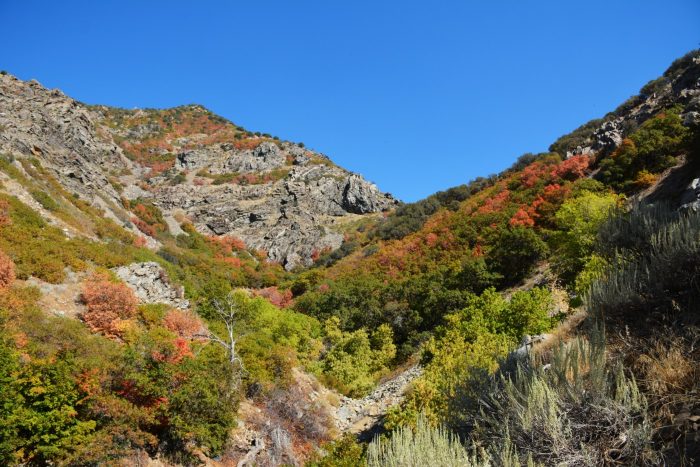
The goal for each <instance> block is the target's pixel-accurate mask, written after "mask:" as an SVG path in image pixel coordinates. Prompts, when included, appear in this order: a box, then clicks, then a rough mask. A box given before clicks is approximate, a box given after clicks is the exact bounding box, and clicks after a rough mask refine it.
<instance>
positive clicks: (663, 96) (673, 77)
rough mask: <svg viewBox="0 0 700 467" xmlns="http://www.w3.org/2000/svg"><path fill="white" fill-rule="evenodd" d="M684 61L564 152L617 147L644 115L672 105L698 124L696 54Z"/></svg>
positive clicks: (687, 120) (698, 67) (699, 75)
mask: <svg viewBox="0 0 700 467" xmlns="http://www.w3.org/2000/svg"><path fill="white" fill-rule="evenodd" d="M684 59H685V61H686V63H683V64H681V65H678V66H677V67H676V68H675V69H674V70H672V69H669V71H667V72H666V73H665V74H664V76H663V77H661V78H660V79H659V80H657V81H658V82H659V84H658V85H657V86H655V87H654V89H653V91H649V93H648V94H644V93H640V95H639V96H636V97H634V98H631V99H630V100H629V101H628V102H626V103H625V104H623V105H622V106H620V108H618V110H616V111H615V112H613V113H611V114H609V115H608V116H606V117H605V118H604V121H603V123H601V125H600V126H599V127H598V128H597V129H595V130H593V131H592V133H591V135H590V137H588V138H587V141H586V143H585V144H582V145H579V146H577V147H576V148H570V149H569V150H568V151H567V153H566V155H567V157H571V156H574V155H579V154H591V153H598V152H601V153H608V152H611V151H612V150H614V149H615V148H617V147H618V146H619V145H620V144H621V143H622V140H623V139H624V138H625V136H626V135H628V134H629V133H631V132H632V131H633V129H634V128H636V127H638V126H639V125H641V124H642V123H644V121H646V120H647V119H648V118H650V117H652V116H653V115H656V114H657V113H658V112H660V111H661V110H663V109H666V108H669V107H671V106H674V105H681V106H682V107H683V110H682V114H681V117H682V118H683V121H684V123H685V124H686V125H692V124H697V123H700V56H694V57H691V56H689V57H686V58H684Z"/></svg>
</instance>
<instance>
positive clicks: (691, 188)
mask: <svg viewBox="0 0 700 467" xmlns="http://www.w3.org/2000/svg"><path fill="white" fill-rule="evenodd" d="M680 208H681V209H682V210H685V209H690V210H693V211H697V210H699V209H700V178H696V179H694V180H693V181H692V182H690V185H688V188H686V190H685V191H684V192H683V194H682V195H681V207H680Z"/></svg>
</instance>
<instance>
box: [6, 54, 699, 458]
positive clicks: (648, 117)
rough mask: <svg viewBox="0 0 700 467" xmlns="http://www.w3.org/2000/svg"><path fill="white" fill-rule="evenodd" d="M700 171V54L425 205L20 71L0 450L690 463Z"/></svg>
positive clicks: (225, 131) (258, 139)
mask: <svg viewBox="0 0 700 467" xmlns="http://www.w3.org/2000/svg"><path fill="white" fill-rule="evenodd" d="M698 180H700V51H692V52H690V53H688V54H687V55H686V56H684V57H681V58H679V59H678V60H676V61H675V62H674V63H673V64H672V65H671V66H670V67H669V68H668V70H667V71H666V72H665V73H664V74H663V76H662V77H660V78H659V79H657V80H654V81H652V82H650V83H649V84H647V85H646V86H644V87H643V88H642V90H641V91H640V93H639V94H638V95H636V96H634V97H632V98H630V99H629V100H628V101H627V102H625V103H623V104H622V105H621V106H620V107H618V108H617V109H615V110H614V111H613V112H610V113H609V114H607V115H604V116H603V117H602V118H600V119H597V120H593V121H591V122H588V123H586V124H584V125H582V126H581V127H580V128H578V129H576V130H574V131H573V132H572V133H570V134H567V135H564V136H562V137H561V138H559V139H558V140H557V141H555V142H554V143H553V144H552V145H551V147H550V148H549V151H548V152H546V153H542V154H524V155H522V156H521V157H520V158H518V159H517V160H516V161H515V163H514V164H513V166H512V167H510V168H509V169H507V170H505V171H503V172H502V173H500V174H497V175H491V176H488V177H483V178H478V179H476V180H473V181H471V182H469V183H466V184H465V185H461V186H458V187H453V188H450V189H447V190H445V191H442V192H438V193H435V194H434V195H431V196H429V197H428V198H426V199H424V200H421V201H418V202H416V203H410V204H402V203H399V202H398V201H397V200H395V199H393V198H392V197H391V196H390V195H388V194H383V193H381V192H380V191H379V189H378V188H377V187H375V186H374V185H373V184H371V183H369V182H367V181H365V180H364V179H363V178H361V177H360V176H359V175H356V174H352V173H350V172H348V171H346V170H344V169H342V168H340V167H338V166H336V165H335V164H333V163H332V162H331V161H330V160H329V159H328V158H327V157H325V156H324V155H322V154H319V153H317V152H314V151H311V150H309V149H307V148H306V147H305V146H304V145H302V144H301V143H292V142H286V141H280V140H279V139H277V138H275V137H273V136H271V135H267V134H259V133H252V132H250V131H248V130H246V129H244V128H242V127H240V126H238V125H235V124H233V123H231V122H229V121H227V120H225V119H223V118H221V117H218V116H216V115H214V114H212V113H211V112H209V111H207V110H206V109H204V108H203V107H201V106H197V105H188V106H182V107H177V108H173V109H161V110H156V109H143V110H124V109H116V108H111V107H105V106H99V105H85V104H82V103H79V102H77V101H75V100H73V99H70V98H68V97H66V96H65V95H63V94H62V93H61V92H60V91H57V90H47V89H45V88H43V87H42V86H41V85H39V84H38V83H36V82H34V81H30V82H24V81H21V80H18V79H16V78H14V77H12V76H10V75H8V74H6V73H3V74H2V75H0V393H2V394H3V404H0V418H2V419H3V421H4V423H2V424H0V463H3V464H7V465H102V464H111V463H114V464H117V465H134V464H138V465H234V464H236V465H303V464H306V465H317V466H338V465H370V466H379V465H478V466H486V465H513V466H515V465H532V464H534V465H601V464H613V463H618V464H623V465H656V464H660V463H663V462H666V463H668V464H674V465H675V464H678V465H693V464H694V463H697V461H698V459H700V438H699V433H700V425H699V424H698V420H700V418H698V417H700V405H698V399H697V397H696V396H697V392H698V391H700V387H699V386H698V384H699V383H698V381H700V379H698V377H697V376H698V375H700V358H698V354H697V350H696V349H697V336H698V335H699V334H698V333H699V332H700V331H699V329H698V319H697V300H698V299H700V289H699V288H698V282H697V277H698V274H700V261H699V260H698V258H700V210H698V207H699V206H700V189H699V188H698V187H699V186H700V182H699V181H698ZM380 433H381V434H383V437H381V438H375V437H374V436H375V435H376V434H380Z"/></svg>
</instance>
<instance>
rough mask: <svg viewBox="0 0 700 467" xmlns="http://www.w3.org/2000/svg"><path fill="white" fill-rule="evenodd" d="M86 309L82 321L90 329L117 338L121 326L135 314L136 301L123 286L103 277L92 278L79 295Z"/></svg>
mask: <svg viewBox="0 0 700 467" xmlns="http://www.w3.org/2000/svg"><path fill="white" fill-rule="evenodd" d="M81 298H82V301H83V303H84V304H85V306H86V307H87V311H86V312H85V313H84V314H83V321H85V324H87V325H88V326H89V327H90V329H92V330H93V331H96V332H103V333H105V334H106V335H109V336H118V335H120V334H121V332H122V330H123V328H124V327H123V324H124V322H125V321H127V320H128V319H130V318H132V317H133V316H134V315H135V314H136V305H137V304H138V301H137V300H136V296H135V295H134V292H133V291H132V290H131V289H130V288H129V287H127V286H126V285H125V284H121V283H114V282H110V281H109V280H107V278H106V277H104V276H99V275H98V276H94V277H92V278H90V279H89V280H88V281H87V282H86V283H85V284H84V285H83V291H82V295H81Z"/></svg>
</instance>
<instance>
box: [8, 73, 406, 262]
mask: <svg viewBox="0 0 700 467" xmlns="http://www.w3.org/2000/svg"><path fill="white" fill-rule="evenodd" d="M0 129H2V131H1V132H0V152H2V153H5V154H8V155H10V156H14V157H18V158H31V157H35V158H38V159H39V160H40V161H41V163H42V164H43V165H44V166H45V167H47V168H49V169H50V170H51V171H52V172H53V173H54V174H55V176H56V178H57V180H58V181H59V182H60V183H61V184H63V185H64V186H65V187H66V188H67V189H68V190H70V191H71V192H73V193H76V194H77V195H78V196H80V197H82V198H84V199H86V200H89V201H91V202H94V203H95V204H96V205H98V206H99V207H100V208H102V209H104V210H105V211H106V212H107V215H109V216H110V217H112V218H113V219H114V220H117V221H119V223H120V224H122V225H124V226H125V227H126V228H128V229H130V230H132V231H134V232H135V231H136V229H135V228H134V226H133V225H132V223H131V222H130V219H131V218H132V215H131V214H130V213H128V212H126V209H125V205H124V204H125V203H124V202H123V199H126V200H139V201H146V202H150V203H152V204H154V205H155V206H157V207H158V208H160V210H161V211H162V213H163V216H164V218H165V221H166V222H167V225H168V228H169V230H170V232H171V233H172V234H174V235H177V234H180V233H183V232H182V230H181V229H180V227H179V222H178V221H176V220H175V218H176V217H177V218H178V219H180V220H183V219H187V220H189V221H190V222H192V223H193V224H194V226H195V227H196V228H197V230H199V231H200V232H201V233H203V234H207V235H230V236H235V237H237V238H239V239H241V240H243V242H245V244H246V246H247V247H248V248H251V249H256V250H262V251H264V252H265V253H266V255H267V257H268V258H269V259H270V260H272V261H276V262H280V263H282V264H283V265H284V266H285V267H286V268H287V269H293V268H295V267H297V266H308V265H310V264H311V262H312V258H313V257H315V256H317V255H319V254H320V253H321V252H325V251H332V250H335V249H337V248H339V247H340V245H341V244H342V242H343V235H342V234H341V233H340V232H339V231H338V230H339V229H338V226H340V225H342V224H343V223H344V222H346V221H348V220H351V219H353V218H356V217H358V216H362V215H367V214H372V213H377V212H381V211H383V210H386V209H389V208H391V207H392V206H393V205H394V204H396V202H397V201H396V200H394V199H393V198H392V197H391V195H388V194H384V193H382V192H380V191H379V189H378V188H377V187H376V186H375V185H374V184H372V183H369V182H367V181H366V180H365V179H363V178H362V177H361V176H359V175H357V174H353V173H351V172H348V171H347V170H344V169H342V168H340V167H338V166H336V165H335V164H333V163H332V162H331V161H330V160H329V159H328V158H327V157H326V156H324V155H322V154H319V153H316V152H314V151H310V150H308V149H305V148H304V147H303V145H300V144H294V143H289V142H282V141H279V140H278V139H275V138H272V137H269V136H264V135H260V134H259V133H258V134H253V133H250V132H247V131H245V130H243V129H242V128H240V127H237V126H236V125H234V124H232V123H230V122H228V121H227V120H225V119H223V118H221V117H218V116H216V115H214V114H212V113H211V112H209V111H207V110H206V109H204V108H203V107H201V106H185V107H179V108H176V109H168V110H133V111H128V110H122V109H112V108H108V107H103V106H86V105H84V104H81V103H80V102H77V101H75V100H73V99H71V98H69V97H67V96H65V95H64V94H63V93H62V92H61V91H58V90H48V89H46V88H44V87H42V86H41V85H40V84H39V83H38V82H36V81H29V82H24V81H21V80H18V79H17V78H15V77H13V76H11V75H8V74H4V75H2V76H0ZM141 234H142V235H146V236H149V237H154V236H153V235H149V234H151V232H148V231H145V232H144V231H143V229H142V233H141ZM147 240H148V243H149V244H150V245H152V246H154V247H156V246H157V245H158V242H157V240H156V239H155V238H148V239H147Z"/></svg>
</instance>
